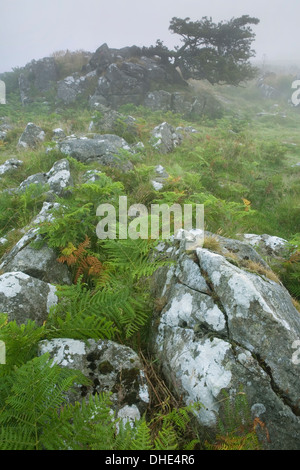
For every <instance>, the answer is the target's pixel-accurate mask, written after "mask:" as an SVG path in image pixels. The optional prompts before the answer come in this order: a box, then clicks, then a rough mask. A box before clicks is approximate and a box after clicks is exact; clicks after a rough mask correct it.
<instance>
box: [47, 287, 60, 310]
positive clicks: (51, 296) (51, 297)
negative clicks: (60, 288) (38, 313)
mask: <svg viewBox="0 0 300 470" xmlns="http://www.w3.org/2000/svg"><path fill="white" fill-rule="evenodd" d="M48 285H49V293H48V295H47V312H48V313H49V312H50V308H51V307H52V306H53V305H56V304H57V302H58V297H57V295H56V287H55V286H52V285H51V284H48Z"/></svg>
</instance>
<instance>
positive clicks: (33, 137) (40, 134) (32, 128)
mask: <svg viewBox="0 0 300 470" xmlns="http://www.w3.org/2000/svg"><path fill="white" fill-rule="evenodd" d="M44 140H45V132H44V131H43V129H41V128H40V127H39V126H37V125H36V124H34V123H33V122H29V123H28V124H27V126H26V129H25V130H24V132H23V134H22V135H21V137H20V139H19V143H18V145H19V147H23V148H34V147H36V146H37V145H38V144H40V143H41V142H43V141H44Z"/></svg>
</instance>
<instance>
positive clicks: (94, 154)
mask: <svg viewBox="0 0 300 470" xmlns="http://www.w3.org/2000/svg"><path fill="white" fill-rule="evenodd" d="M122 149H123V150H126V151H127V152H130V146H129V145H128V143H127V142H126V141H125V140H124V139H123V138H122V137H118V136H117V135H113V134H104V135H95V136H94V138H93V139H89V138H82V139H80V138H79V139H77V138H74V139H67V140H64V141H63V142H61V143H59V150H60V151H61V152H62V153H64V154H66V155H70V156H71V157H72V158H75V159H76V160H78V161H80V162H82V163H90V162H93V161H95V162H98V163H99V164H100V165H104V166H115V167H119V168H121V169H123V170H125V171H126V170H131V169H132V168H133V165H132V163H131V162H130V161H129V160H127V159H124V158H121V156H120V153H121V152H122Z"/></svg>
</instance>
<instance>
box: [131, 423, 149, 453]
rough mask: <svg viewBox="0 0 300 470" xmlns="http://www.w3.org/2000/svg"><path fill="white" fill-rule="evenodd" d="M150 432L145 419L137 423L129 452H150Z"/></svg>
mask: <svg viewBox="0 0 300 470" xmlns="http://www.w3.org/2000/svg"><path fill="white" fill-rule="evenodd" d="M152 449H153V444H152V440H151V432H150V429H149V426H148V425H147V423H146V420H145V418H143V419H141V420H140V421H139V422H137V424H136V427H135V432H134V436H133V438H132V441H131V444H130V449H129V450H152Z"/></svg>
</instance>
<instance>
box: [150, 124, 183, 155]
mask: <svg viewBox="0 0 300 470" xmlns="http://www.w3.org/2000/svg"><path fill="white" fill-rule="evenodd" d="M181 140H182V137H181V135H180V134H177V133H176V131H175V129H174V127H173V126H171V125H170V124H168V123H167V122H163V123H161V124H159V125H158V126H156V127H155V128H154V129H153V131H152V132H151V138H150V143H151V144H152V146H153V147H154V148H155V149H156V150H158V151H159V152H160V153H168V152H172V150H174V148H175V147H177V146H178V145H180V143H181Z"/></svg>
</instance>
